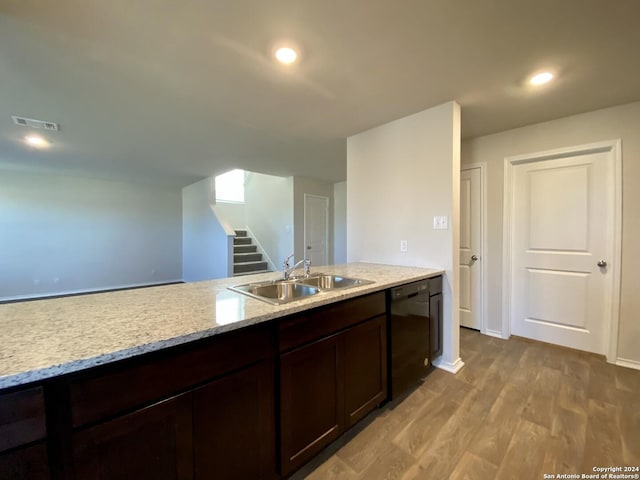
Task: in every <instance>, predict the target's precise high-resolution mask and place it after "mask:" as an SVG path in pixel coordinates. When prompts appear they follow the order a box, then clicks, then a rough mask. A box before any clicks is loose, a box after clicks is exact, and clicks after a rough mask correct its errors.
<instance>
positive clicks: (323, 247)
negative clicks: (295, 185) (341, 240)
mask: <svg viewBox="0 0 640 480" xmlns="http://www.w3.org/2000/svg"><path fill="white" fill-rule="evenodd" d="M304 246H305V249H306V255H305V258H307V259H309V260H311V265H327V264H328V263H329V198H328V197H322V196H319V195H308V194H305V195H304Z"/></svg>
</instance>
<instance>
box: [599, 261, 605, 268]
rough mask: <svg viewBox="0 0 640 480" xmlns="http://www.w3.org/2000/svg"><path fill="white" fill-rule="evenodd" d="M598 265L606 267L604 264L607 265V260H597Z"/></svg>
mask: <svg viewBox="0 0 640 480" xmlns="http://www.w3.org/2000/svg"><path fill="white" fill-rule="evenodd" d="M598 266H599V267H601V268H602V267H606V266H607V262H606V261H604V260H600V261H599V262H598Z"/></svg>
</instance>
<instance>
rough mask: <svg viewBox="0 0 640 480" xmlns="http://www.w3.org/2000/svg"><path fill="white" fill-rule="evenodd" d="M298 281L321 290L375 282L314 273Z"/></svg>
mask: <svg viewBox="0 0 640 480" xmlns="http://www.w3.org/2000/svg"><path fill="white" fill-rule="evenodd" d="M298 282H300V283H302V284H304V285H311V286H313V287H316V288H319V289H320V290H335V289H337V288H349V287H357V286H360V285H367V284H369V283H373V282H372V281H370V280H361V279H359V278H349V277H342V276H340V275H324V274H321V275H312V276H310V277H307V278H302V279H300V280H298Z"/></svg>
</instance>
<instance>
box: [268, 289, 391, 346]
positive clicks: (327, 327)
mask: <svg viewBox="0 0 640 480" xmlns="http://www.w3.org/2000/svg"><path fill="white" fill-rule="evenodd" d="M385 308H386V307H385V295H384V292H376V293H372V294H370V295H365V296H364V297H357V298H354V299H352V300H345V301H343V302H340V303H336V304H333V305H327V306H325V307H320V308H316V309H314V310H311V311H308V312H304V313H301V314H299V315H295V316H292V317H289V318H286V319H284V320H281V321H280V324H279V330H280V351H281V352H283V351H286V350H290V349H292V348H294V347H296V346H299V345H303V344H305V343H309V342H312V341H314V340H318V339H320V338H322V337H326V336H328V335H331V334H333V333H335V332H338V331H340V330H343V329H344V328H347V327H349V326H351V325H355V324H356V323H359V322H362V321H363V320H367V319H369V318H373V317H375V316H377V315H382V314H384V313H385Z"/></svg>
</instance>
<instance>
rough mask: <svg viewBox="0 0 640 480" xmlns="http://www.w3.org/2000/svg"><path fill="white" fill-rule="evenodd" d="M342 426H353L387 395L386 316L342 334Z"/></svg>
mask: <svg viewBox="0 0 640 480" xmlns="http://www.w3.org/2000/svg"><path fill="white" fill-rule="evenodd" d="M344 347H345V348H344V357H345V361H344V364H345V389H344V392H345V426H346V428H349V427H351V426H353V425H355V424H356V423H357V422H358V421H359V420H360V419H361V418H362V417H364V416H365V415H366V414H368V413H369V412H371V411H372V410H373V409H374V408H375V407H376V406H377V405H378V404H379V403H381V402H383V401H384V400H385V399H386V398H387V323H386V317H385V316H383V315H382V316H379V317H376V318H374V319H372V320H369V321H368V322H365V323H362V324H360V325H357V326H355V327H353V328H350V329H349V330H347V331H346V332H345V333H344Z"/></svg>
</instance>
